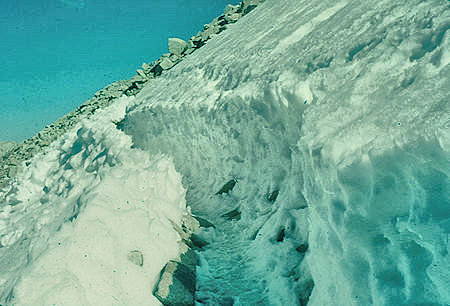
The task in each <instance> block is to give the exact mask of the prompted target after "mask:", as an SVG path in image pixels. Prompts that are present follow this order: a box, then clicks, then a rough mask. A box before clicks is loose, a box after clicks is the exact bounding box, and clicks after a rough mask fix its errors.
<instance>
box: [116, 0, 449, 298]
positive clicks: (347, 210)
mask: <svg viewBox="0 0 450 306" xmlns="http://www.w3.org/2000/svg"><path fill="white" fill-rule="evenodd" d="M449 17H450V9H449V3H448V2H445V1H430V2H422V1H413V2H408V3H405V2H402V1H378V2H376V3H371V4H369V3H366V2H364V3H363V2H359V1H339V2H336V1H321V2H318V1H312V2H311V1H267V2H265V3H264V4H263V5H261V7H259V8H258V9H257V10H255V11H254V12H252V13H251V14H249V16H248V17H247V18H244V19H243V20H242V21H240V22H239V23H237V24H236V25H234V26H233V28H232V29H230V30H229V31H226V32H224V33H223V35H222V36H220V37H219V38H218V39H216V40H214V41H211V42H210V43H209V44H208V45H207V46H206V47H205V48H204V49H202V50H200V51H199V52H198V53H196V54H195V55H194V56H192V57H191V58H188V59H186V61H185V62H183V63H182V64H181V65H180V66H178V67H176V68H175V69H173V70H172V71H170V73H168V74H167V75H166V76H164V77H162V78H161V79H159V80H157V81H156V82H155V84H154V85H152V86H149V87H148V88H146V89H144V91H143V92H142V93H141V94H140V95H139V96H138V98H137V101H136V104H135V105H134V106H131V107H130V108H129V110H128V114H127V116H126V118H125V120H124V121H123V122H122V129H123V130H124V131H125V132H126V133H127V134H129V135H131V136H132V138H133V143H134V145H135V146H136V147H138V148H141V149H143V150H146V151H150V152H152V153H158V152H164V153H166V154H168V155H170V156H172V157H173V158H174V162H175V167H176V169H177V170H178V171H179V172H180V173H181V174H182V175H183V185H184V186H185V187H186V188H187V203H188V204H189V205H191V206H192V208H193V211H194V212H197V213H199V214H203V215H205V216H208V217H209V218H210V219H214V216H220V215H222V214H223V213H224V212H227V211H229V210H231V209H234V208H236V207H239V209H240V210H241V212H242V217H241V220H239V221H236V222H234V224H233V226H234V227H235V229H234V230H235V231H236V232H239V236H240V238H239V239H241V240H242V241H246V246H245V247H243V248H244V249H245V252H243V253H244V254H243V255H242V256H244V258H243V259H242V260H240V261H239V263H240V267H239V268H236V269H234V270H228V272H229V273H230V274H232V275H233V273H236V274H234V275H233V276H231V277H230V278H232V277H235V278H238V279H239V281H240V282H242V283H244V282H245V279H246V278H248V279H251V280H252V281H253V285H252V286H253V287H257V288H258V287H259V288H262V289H263V291H264V292H266V294H265V296H264V295H263V297H261V296H260V297H259V298H260V300H258V299H256V298H255V296H257V294H255V293H249V294H248V296H247V297H245V298H244V299H241V300H240V302H241V303H242V304H243V305H246V304H247V305H248V304H257V303H261V302H262V303H265V304H274V305H275V304H278V305H292V304H293V303H294V302H293V301H295V303H297V302H298V303H302V302H301V301H299V299H300V300H301V298H298V297H299V296H300V297H301V296H302V294H303V293H302V292H305V291H308V288H309V287H311V286H312V283H314V289H313V291H312V294H311V297H310V300H309V304H310V305H403V304H408V305H412V304H433V305H434V304H436V305H445V304H448V303H450V295H449V291H448V288H450V268H449V267H450V257H449V254H448V251H449V246H450V244H449V231H450V202H449V192H450V189H449V184H450V182H449V173H450V167H449V165H450V163H449V161H450V159H449V158H450V155H449V150H450V142H449V118H450V117H449V114H450V112H449V111H450V107H449V97H450V95H449V91H448V88H450V78H449V76H450V69H449V60H450V54H449V48H448V47H449V44H450V40H449V35H450V32H449V31H448V29H449V27H450V24H449ZM269 20H270V22H269ZM233 177H236V178H237V179H238V185H237V187H236V188H235V189H234V190H233V193H232V194H231V196H229V197H223V198H220V199H215V198H214V197H211V195H213V194H214V193H215V192H217V191H218V190H219V189H220V187H221V186H222V185H223V183H224V182H226V181H228V180H229V179H231V178H233ZM275 190H279V196H278V198H277V200H276V201H275V203H273V204H272V203H269V201H267V195H268V194H270V193H271V192H273V191H275ZM283 235H284V237H281V236H283ZM206 237H208V235H206ZM280 237H281V238H282V239H280ZM210 238H211V239H214V236H212V234H211V236H210ZM280 240H282V241H280ZM302 243H307V244H308V245H309V249H308V251H307V252H306V256H305V258H304V259H303V258H302V256H303V255H302V254H300V253H299V252H296V250H295V249H296V247H297V246H299V245H301V244H302ZM230 247H232V246H230ZM222 260H223V261H225V259H222ZM217 264H219V263H217ZM224 265H226V264H224ZM247 266H250V267H247ZM211 269H212V270H214V269H213V268H211ZM240 270H244V272H245V273H240ZM216 272H217V271H216ZM200 273H201V271H200ZM205 273H206V274H207V271H206V272H205ZM252 273H253V275H251V274H252ZM224 277H226V276H224ZM211 279H213V278H210V279H209V284H210V285H209V286H210V287H211V286H212V285H211V284H212V283H214V282H212V281H211ZM200 282H201V281H200ZM230 282H232V280H231V279H230V280H229V281H228V283H230ZM236 282H237V281H236ZM258 282H260V283H261V284H260V286H258V285H256V284H255V283H258ZM205 286H207V284H205ZM236 286H237V287H236ZM235 287H236V288H237V289H238V290H235ZM243 287H244V288H245V285H243V286H238V285H236V284H234V287H233V286H228V285H227V284H226V283H220V285H218V286H217V288H214V289H215V290H211V288H209V289H208V288H206V289H205V291H208V290H209V291H215V292H217V294H216V295H214V294H211V293H210V292H209V293H208V292H205V293H204V296H203V293H202V292H203V291H202V285H201V283H200V290H199V293H198V294H199V296H200V297H201V298H204V299H205V300H207V301H210V303H211V304H217V303H219V302H220V301H221V300H220V296H227V295H229V296H233V295H238V293H237V292H236V291H241V292H242V291H243V290H244V288H243ZM250 291H251V290H250ZM242 295H243V294H242V293H241V296H242ZM222 302H223V301H222ZM234 302H235V303H236V302H237V300H236V299H235V300H234ZM223 303H225V302H223Z"/></svg>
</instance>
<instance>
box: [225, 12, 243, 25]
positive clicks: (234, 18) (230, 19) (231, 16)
mask: <svg viewBox="0 0 450 306" xmlns="http://www.w3.org/2000/svg"><path fill="white" fill-rule="evenodd" d="M241 17H242V15H241V14H240V13H232V14H226V15H225V17H224V19H225V21H226V22H228V23H235V22H236V21H238V20H239V19H240V18H241Z"/></svg>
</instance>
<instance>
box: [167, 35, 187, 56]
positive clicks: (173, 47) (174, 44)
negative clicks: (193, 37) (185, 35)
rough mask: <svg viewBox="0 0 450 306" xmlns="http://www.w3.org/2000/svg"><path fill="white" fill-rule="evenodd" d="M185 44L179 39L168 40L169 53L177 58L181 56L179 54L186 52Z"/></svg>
mask: <svg viewBox="0 0 450 306" xmlns="http://www.w3.org/2000/svg"><path fill="white" fill-rule="evenodd" d="M186 48H187V43H186V42H185V41H184V40H182V39H181V38H169V52H170V53H172V54H175V55H177V56H181V54H182V53H183V52H184V50H186Z"/></svg>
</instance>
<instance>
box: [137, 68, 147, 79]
mask: <svg viewBox="0 0 450 306" xmlns="http://www.w3.org/2000/svg"><path fill="white" fill-rule="evenodd" d="M136 72H137V74H139V75H140V76H141V77H143V78H147V75H146V74H145V72H144V70H142V69H136Z"/></svg>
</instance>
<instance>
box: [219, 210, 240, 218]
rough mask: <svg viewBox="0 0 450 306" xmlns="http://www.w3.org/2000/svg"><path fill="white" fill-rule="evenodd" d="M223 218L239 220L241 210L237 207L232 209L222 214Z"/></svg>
mask: <svg viewBox="0 0 450 306" xmlns="http://www.w3.org/2000/svg"><path fill="white" fill-rule="evenodd" d="M222 217H223V218H226V219H228V220H230V221H231V220H241V212H240V210H239V208H236V209H233V210H232V211H229V212H227V213H224V214H223V215H222Z"/></svg>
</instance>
